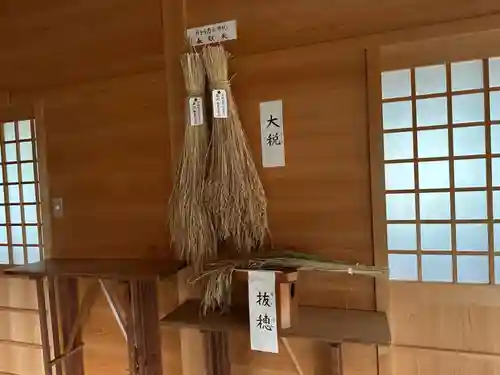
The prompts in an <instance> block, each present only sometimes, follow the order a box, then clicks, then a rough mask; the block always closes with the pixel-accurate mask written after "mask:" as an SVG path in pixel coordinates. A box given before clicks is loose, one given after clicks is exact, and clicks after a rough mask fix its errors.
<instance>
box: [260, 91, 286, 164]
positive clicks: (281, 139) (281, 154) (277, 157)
mask: <svg viewBox="0 0 500 375" xmlns="http://www.w3.org/2000/svg"><path fill="white" fill-rule="evenodd" d="M260 130H261V131H260V136H261V145H262V166H263V167H264V168H273V167H284V166H285V133H284V129H283V102H282V101H281V100H274V101H272V102H264V103H260Z"/></svg>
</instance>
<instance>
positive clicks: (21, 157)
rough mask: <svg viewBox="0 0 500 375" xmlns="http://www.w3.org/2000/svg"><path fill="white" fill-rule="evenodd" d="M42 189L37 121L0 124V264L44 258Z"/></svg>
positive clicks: (34, 260)
mask: <svg viewBox="0 0 500 375" xmlns="http://www.w3.org/2000/svg"><path fill="white" fill-rule="evenodd" d="M39 186H40V185H39V172H38V150H37V144H36V131H35V121H34V120H33V119H28V120H22V121H9V122H3V123H0V264H24V263H31V262H36V261H39V260H40V259H41V257H42V254H43V238H42V217H41V205H40V190H39Z"/></svg>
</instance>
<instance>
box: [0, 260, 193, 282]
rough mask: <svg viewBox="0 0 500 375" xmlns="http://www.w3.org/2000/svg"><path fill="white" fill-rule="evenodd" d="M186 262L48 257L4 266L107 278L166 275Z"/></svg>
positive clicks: (16, 272) (36, 273)
mask: <svg viewBox="0 0 500 375" xmlns="http://www.w3.org/2000/svg"><path fill="white" fill-rule="evenodd" d="M184 266H185V263H184V262H181V261H177V260H163V259H46V260H44V261H41V262H37V263H30V264H26V265H22V266H18V267H13V268H10V269H8V270H4V271H3V273H4V274H5V275H10V276H25V277H33V278H38V277H44V276H68V277H99V278H108V279H119V280H129V279H144V278H154V277H159V278H165V277H168V276H170V275H173V274H175V273H176V272H177V271H179V270H180V269H182V268H183V267H184Z"/></svg>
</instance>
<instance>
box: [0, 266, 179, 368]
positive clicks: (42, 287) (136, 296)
mask: <svg viewBox="0 0 500 375" xmlns="http://www.w3.org/2000/svg"><path fill="white" fill-rule="evenodd" d="M183 267H184V262H179V261H175V260H168V261H167V260H159V259H47V260H44V261H42V262H37V263H31V264H26V265H22V266H18V267H14V268H11V269H8V270H5V271H4V272H3V273H4V274H6V275H9V276H18V277H29V278H31V279H34V280H35V281H36V286H37V298H38V313H39V317H40V331H41V339H42V340H41V341H42V348H43V359H44V371H45V375H53V374H54V370H55V374H56V375H62V374H63V365H64V368H65V369H66V373H69V374H71V375H83V374H84V368H83V356H82V350H83V345H84V344H83V343H82V342H81V334H80V332H81V328H82V326H83V325H84V324H85V321H86V319H87V318H88V316H89V313H90V310H91V309H92V306H93V304H94V302H95V300H96V298H97V295H98V292H99V291H100V290H102V292H103V293H104V296H105V297H106V300H107V302H108V304H109V306H110V307H111V310H112V312H113V314H114V316H115V319H116V321H117V323H118V325H119V326H120V329H121V330H122V333H123V336H124V338H125V340H126V341H127V346H128V352H129V369H130V373H131V374H132V375H161V374H162V363H161V342H160V332H159V318H158V301H157V290H156V288H157V281H158V279H161V278H166V277H169V276H171V275H174V274H176V273H177V271H178V270H180V269H181V268H183ZM79 278H87V279H91V280H92V282H91V284H90V286H89V287H88V288H87V290H86V291H85V293H84V295H83V297H82V299H81V302H80V303H79V298H78V285H77V280H78V279H79ZM117 282H122V283H125V284H126V286H127V297H126V298H121V297H120V295H119V293H117V288H116V283H117ZM46 296H47V297H48V306H47V298H46ZM49 327H50V332H49ZM59 328H60V329H61V335H59ZM50 334H51V336H52V341H53V354H52V351H51V347H50V338H49V335H50ZM61 338H62V342H61V340H60V339H61Z"/></svg>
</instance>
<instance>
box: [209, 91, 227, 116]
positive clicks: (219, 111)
mask: <svg viewBox="0 0 500 375" xmlns="http://www.w3.org/2000/svg"><path fill="white" fill-rule="evenodd" d="M212 110H213V113H214V118H228V109H227V92H226V90H212Z"/></svg>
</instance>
